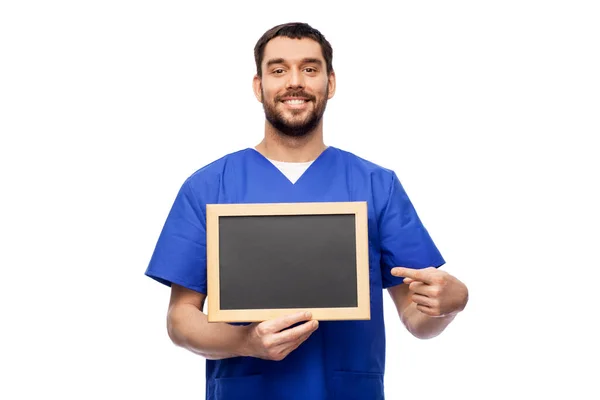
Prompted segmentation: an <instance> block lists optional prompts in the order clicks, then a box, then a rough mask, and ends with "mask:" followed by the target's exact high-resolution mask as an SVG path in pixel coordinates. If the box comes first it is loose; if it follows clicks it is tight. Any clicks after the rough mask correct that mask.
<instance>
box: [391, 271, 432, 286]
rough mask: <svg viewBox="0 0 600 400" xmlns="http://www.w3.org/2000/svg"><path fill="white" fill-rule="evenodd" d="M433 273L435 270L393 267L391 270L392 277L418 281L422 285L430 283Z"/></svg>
mask: <svg viewBox="0 0 600 400" xmlns="http://www.w3.org/2000/svg"><path fill="white" fill-rule="evenodd" d="M433 271H435V268H432V269H430V268H425V269H414V268H405V267H394V268H392V270H391V273H392V275H394V276H397V277H399V278H402V277H404V278H410V279H413V280H415V281H420V282H424V283H431V279H432V277H433V276H432V275H433Z"/></svg>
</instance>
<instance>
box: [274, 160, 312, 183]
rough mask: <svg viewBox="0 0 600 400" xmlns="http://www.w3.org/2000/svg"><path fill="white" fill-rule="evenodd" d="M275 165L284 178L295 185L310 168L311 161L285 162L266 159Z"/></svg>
mask: <svg viewBox="0 0 600 400" xmlns="http://www.w3.org/2000/svg"><path fill="white" fill-rule="evenodd" d="M268 160H269V161H271V162H272V163H273V165H275V166H276V167H277V168H278V169H279V170H280V171H281V173H282V174H283V175H285V176H286V178H288V179H289V180H290V182H292V183H296V181H297V180H298V179H300V177H301V176H302V174H303V173H304V172H306V170H307V169H308V167H310V165H311V164H312V163H313V162H312V161H308V162H285V161H275V160H271V159H268Z"/></svg>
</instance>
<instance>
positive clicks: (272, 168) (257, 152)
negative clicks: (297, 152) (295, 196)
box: [248, 146, 333, 187]
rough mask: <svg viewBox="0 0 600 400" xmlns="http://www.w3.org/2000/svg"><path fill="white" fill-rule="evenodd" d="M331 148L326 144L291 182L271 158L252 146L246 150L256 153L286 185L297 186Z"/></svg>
mask: <svg viewBox="0 0 600 400" xmlns="http://www.w3.org/2000/svg"><path fill="white" fill-rule="evenodd" d="M332 149H333V148H332V147H331V146H327V147H326V148H325V149H324V150H323V151H322V152H321V154H319V155H318V156H317V158H315V159H314V160H313V162H312V163H311V164H310V165H309V166H308V168H306V170H305V171H304V173H302V175H300V177H299V178H298V179H297V180H296V182H292V181H290V180H289V179H288V177H287V176H285V174H284V173H283V172H282V171H281V170H280V169H279V168H277V166H276V165H274V164H273V163H272V162H271V160H269V159H268V158H267V157H265V156H264V155H263V154H262V153H261V152H259V151H258V150H256V149H255V148H254V147H249V148H248V150H250V151H252V152H253V153H254V154H256V156H257V157H258V158H259V159H261V160H262V161H263V163H266V165H267V168H268V169H270V170H272V171H273V172H274V173H275V175H277V176H278V177H279V178H281V179H283V180H284V181H285V182H287V184H288V185H291V186H292V187H297V186H299V184H301V183H302V182H304V181H305V180H306V179H307V178H306V176H307V175H309V174H312V171H313V170H315V169H317V168H318V166H319V164H321V163H322V162H323V159H324V158H325V157H326V156H327V154H328V153H329V152H330V151H331V150H332Z"/></svg>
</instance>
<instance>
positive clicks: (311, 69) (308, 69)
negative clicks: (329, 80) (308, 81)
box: [304, 67, 317, 74]
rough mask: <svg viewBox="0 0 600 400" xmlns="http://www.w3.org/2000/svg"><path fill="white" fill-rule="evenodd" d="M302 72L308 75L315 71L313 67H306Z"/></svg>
mask: <svg viewBox="0 0 600 400" xmlns="http://www.w3.org/2000/svg"><path fill="white" fill-rule="evenodd" d="M304 70H305V71H306V72H308V73H310V74H312V73H314V72H317V70H316V69H314V68H313V67H306V68H305V69H304Z"/></svg>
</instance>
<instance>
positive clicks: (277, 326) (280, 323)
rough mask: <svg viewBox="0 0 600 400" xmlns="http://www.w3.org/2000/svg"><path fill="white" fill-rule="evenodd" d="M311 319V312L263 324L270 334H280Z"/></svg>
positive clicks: (286, 316) (287, 316) (291, 315)
mask: <svg viewBox="0 0 600 400" xmlns="http://www.w3.org/2000/svg"><path fill="white" fill-rule="evenodd" d="M311 318H312V314H311V313H310V312H299V313H296V314H290V315H285V316H283V317H279V318H275V319H272V320H269V321H265V322H263V327H264V328H265V330H267V331H268V332H279V331H282V330H284V329H285V328H288V327H290V326H292V325H294V324H297V323H299V322H302V321H308V320H310V319H311Z"/></svg>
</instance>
